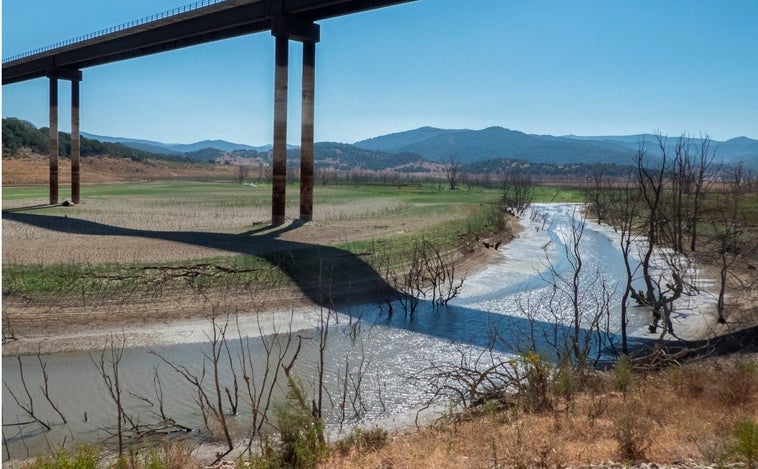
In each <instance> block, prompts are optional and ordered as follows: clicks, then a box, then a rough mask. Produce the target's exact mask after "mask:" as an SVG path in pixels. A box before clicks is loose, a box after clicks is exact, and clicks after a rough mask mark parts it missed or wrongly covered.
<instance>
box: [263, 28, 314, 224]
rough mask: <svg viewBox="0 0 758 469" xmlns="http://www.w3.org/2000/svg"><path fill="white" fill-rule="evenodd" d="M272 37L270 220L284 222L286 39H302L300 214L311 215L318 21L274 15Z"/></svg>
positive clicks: (287, 54)
mask: <svg viewBox="0 0 758 469" xmlns="http://www.w3.org/2000/svg"><path fill="white" fill-rule="evenodd" d="M271 34H272V35H273V36H274V37H275V38H276V52H275V55H276V69H275V71H274V148H273V150H272V153H273V160H274V161H273V168H272V169H273V185H272V186H273V187H272V194H271V224H272V225H281V224H282V223H284V218H285V208H286V197H285V194H286V189H287V80H288V66H289V41H290V39H293V40H296V41H301V42H302V43H303V98H302V99H303V103H302V122H301V128H302V130H301V133H302V136H301V143H300V149H301V156H300V161H301V164H300V218H301V219H302V220H304V221H310V220H311V219H312V218H313V103H314V90H315V62H316V59H315V57H316V43H317V42H318V41H319V38H320V28H319V25H317V24H315V23H313V22H311V21H304V20H302V19H299V18H293V17H288V16H278V17H276V18H274V19H273V21H272V24H271Z"/></svg>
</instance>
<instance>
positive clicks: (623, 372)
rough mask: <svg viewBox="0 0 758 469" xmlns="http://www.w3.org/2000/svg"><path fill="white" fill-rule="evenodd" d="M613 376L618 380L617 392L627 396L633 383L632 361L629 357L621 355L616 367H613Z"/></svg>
mask: <svg viewBox="0 0 758 469" xmlns="http://www.w3.org/2000/svg"><path fill="white" fill-rule="evenodd" d="M613 376H614V378H615V379H616V383H615V384H616V390H618V391H620V392H621V393H623V394H624V396H626V393H627V391H628V390H629V385H630V384H631V382H632V360H631V359H630V358H629V355H621V357H619V359H618V361H617V362H616V366H615V367H613Z"/></svg>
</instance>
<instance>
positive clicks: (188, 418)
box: [2, 205, 712, 460]
mask: <svg viewBox="0 0 758 469" xmlns="http://www.w3.org/2000/svg"><path fill="white" fill-rule="evenodd" d="M574 213H575V208H574V207H572V206H566V205H540V206H535V207H534V210H533V211H532V212H531V213H530V214H529V215H528V216H526V217H524V218H523V219H522V220H521V223H522V224H523V231H522V233H521V235H520V237H519V238H517V239H516V240H515V241H513V242H512V243H510V244H509V245H507V246H505V247H501V249H500V253H499V255H500V261H499V262H497V263H496V264H495V265H492V266H490V267H488V268H487V269H485V270H484V271H482V272H480V273H478V274H476V275H473V276H470V277H469V278H468V279H467V280H466V284H465V288H464V291H463V292H462V294H461V295H460V296H459V297H458V298H456V299H455V300H454V301H452V302H451V304H450V305H448V306H444V307H438V308H434V307H433V305H430V304H428V303H425V302H422V303H421V305H420V307H419V309H418V310H417V311H416V312H415V314H413V315H409V314H405V312H404V311H403V308H402V306H401V305H400V304H396V305H394V306H393V308H392V311H393V314H390V313H389V309H388V308H387V307H386V305H385V306H383V307H381V306H377V305H363V306H359V307H353V308H351V309H350V310H345V311H339V312H336V313H334V314H333V315H328V316H324V314H327V313H326V312H324V311H318V310H316V311H300V312H296V313H288V312H282V313H276V314H272V315H270V316H266V317H264V319H263V320H262V321H264V322H265V321H273V322H274V323H273V324H264V325H261V327H260V328H259V327H258V325H250V324H246V325H242V326H240V328H239V330H238V328H237V326H236V324H235V323H234V322H232V323H230V324H229V326H228V328H227V337H228V338H229V340H228V344H229V350H228V352H227V351H226V350H224V352H223V354H222V359H221V360H220V381H221V383H222V386H224V387H229V388H230V389H233V382H234V380H233V378H232V376H233V375H232V373H231V371H230V365H229V363H230V360H229V356H231V363H232V365H231V367H233V368H234V369H235V370H236V373H237V376H238V385H239V389H240V402H239V407H238V414H237V415H236V416H231V417H230V422H231V424H232V426H233V427H235V428H236V429H237V435H240V436H242V435H245V434H246V430H245V429H246V428H249V422H250V408H251V406H250V404H249V402H248V399H247V397H246V396H247V394H246V391H245V387H244V382H243V380H242V378H241V376H242V372H241V371H240V370H241V369H240V366H241V365H240V357H242V356H244V357H245V359H246V361H247V362H248V363H249V362H252V363H253V368H254V370H253V373H254V376H255V379H256V380H258V381H257V382H258V383H260V380H261V379H262V377H263V373H264V371H265V365H264V364H265V357H266V356H267V352H266V349H265V348H264V344H268V345H269V346H271V347H273V353H269V354H268V355H272V354H274V355H275V354H277V353H278V351H279V350H280V349H281V347H283V345H282V344H283V343H284V341H285V340H286V338H287V337H290V338H291V339H292V340H293V345H292V347H291V348H290V352H289V354H288V355H287V358H289V357H291V354H292V351H293V350H294V347H295V346H294V342H296V341H298V340H300V341H301V343H302V348H301V350H300V352H299V356H298V359H297V361H296V365H295V367H294V373H295V374H296V376H297V377H298V379H299V380H300V381H301V382H302V384H303V385H304V387H305V388H306V389H309V390H310V389H313V387H314V384H315V382H316V376H317V363H318V357H319V336H320V329H318V328H317V326H318V325H319V324H320V323H321V321H323V320H324V319H325V318H327V317H328V320H329V324H330V328H329V329H328V330H329V333H328V336H327V339H326V348H325V353H324V355H325V374H324V376H325V384H326V389H327V395H326V396H325V397H324V408H325V409H326V421H327V424H328V429H329V430H330V432H331V433H333V434H334V433H336V432H338V431H339V430H340V428H348V427H349V426H350V425H353V424H356V423H362V424H372V423H375V422H382V424H383V425H387V426H390V427H393V426H404V425H406V424H407V423H408V422H409V421H412V420H413V418H414V416H415V412H414V409H418V408H419V407H421V406H422V405H423V403H424V402H425V400H426V398H427V397H428V395H427V394H426V392H427V391H428V389H427V386H426V385H425V384H424V383H423V382H418V381H417V380H414V379H412V378H413V376H414V375H415V374H416V373H418V372H419V371H420V370H422V369H424V368H425V367H427V366H429V365H430V364H435V365H440V364H445V363H453V364H454V363H460V362H461V360H462V359H463V360H471V359H472V357H475V356H478V353H479V352H480V351H482V350H485V349H487V348H488V347H492V355H490V354H487V355H485V356H484V357H483V358H482V360H481V362H480V365H481V366H486V364H487V362H488V361H489V362H491V360H494V359H498V358H501V357H503V356H507V355H509V354H512V353H514V351H515V349H516V348H519V347H526V346H529V345H530V343H531V338H532V337H534V336H535V334H534V333H533V331H534V326H535V325H537V326H547V327H549V328H550V329H551V330H556V328H555V327H552V325H554V324H556V323H560V322H564V323H565V322H566V321H567V320H568V318H563V317H561V316H562V315H563V313H561V312H560V311H564V310H566V305H565V299H562V298H561V296H560V295H556V294H555V291H556V289H555V288H554V287H553V284H554V283H555V282H554V281H553V279H554V278H555V276H556V275H558V276H561V278H568V277H570V274H571V272H573V266H572V262H573V258H572V256H571V255H569V254H568V251H567V249H566V248H567V246H568V247H570V246H571V242H570V240H571V220H572V218H573V216H574ZM617 246H618V240H617V235H616V234H615V233H613V231H612V230H609V229H606V228H604V227H600V226H597V225H595V224H592V223H589V224H588V225H587V226H586V228H585V230H584V233H583V237H582V244H581V248H580V252H581V258H582V261H583V272H585V275H583V276H582V277H581V288H580V290H581V291H582V295H581V301H582V304H583V308H584V309H589V310H591V309H593V308H597V306H596V305H597V301H598V298H599V293H601V292H603V291H606V292H607V293H608V300H607V302H608V305H609V308H610V311H611V312H612V314H611V321H610V322H609V323H608V328H609V329H610V330H611V331H612V332H614V333H615V332H618V329H619V326H618V322H617V321H616V320H615V319H614V318H616V317H617V316H618V314H615V313H616V311H617V310H618V307H619V302H620V297H621V293H622V292H621V291H619V290H620V288H619V285H622V284H623V283H622V282H623V281H624V278H625V271H624V267H623V264H622V262H621V254H620V252H619V250H618V248H617ZM696 280H697V282H698V283H699V284H700V285H701V286H702V285H705V284H706V283H707V280H704V279H696ZM703 291H704V292H705V291H706V289H703ZM710 302H712V296H710V295H708V294H707V293H705V294H703V295H700V298H693V297H688V298H687V302H686V303H683V304H681V305H678V306H677V313H676V316H675V326H676V327H680V328H682V329H683V330H687V328H692V327H693V324H695V323H696V322H697V321H700V320H702V318H703V316H704V315H703V314H702V312H703V311H705V310H706V309H707V308H709V307H710ZM647 316H648V313H646V312H644V311H638V312H637V313H636V314H634V315H633V317H632V318H631V323H630V330H631V331H632V333H633V334H636V335H637V336H640V337H645V336H646V335H647V334H646V327H645V326H646V324H647V323H648V322H649V317H647ZM293 324H296V325H297V326H292V325H293ZM205 329H206V330H205V335H206V336H208V337H209V336H211V335H212V328H211V324H210V323H208V324H206V325H205ZM293 329H296V330H293ZM273 330H276V331H279V333H280V334H279V335H272V331H273ZM290 331H291V334H290ZM540 336H541V337H543V335H540ZM240 337H242V339H240ZM298 337H299V339H298ZM493 339H496V340H494V341H493ZM606 351H607V350H606ZM211 353H212V349H211V346H210V345H209V343H208V341H207V340H205V341H200V342H198V343H186V344H173V345H162V346H154V347H149V348H148V347H127V348H126V349H125V351H124V355H123V358H122V359H121V361H120V363H119V368H118V372H119V377H120V384H121V390H122V396H123V401H124V408H125V411H126V413H127V414H129V415H130V416H131V418H132V420H133V421H134V422H135V423H139V424H150V423H155V422H158V421H160V420H162V417H161V416H160V412H159V405H158V404H159V402H160V399H159V397H158V396H159V394H160V392H161V391H162V395H163V407H164V414H165V415H166V416H167V417H170V418H172V419H174V420H175V421H176V422H177V423H179V424H181V425H182V426H185V427H189V428H193V429H199V428H202V426H203V420H202V417H201V413H200V410H199V405H198V403H197V392H196V391H195V389H194V388H193V386H192V385H190V384H188V382H187V380H186V379H185V378H184V377H182V375H181V374H179V373H177V372H176V371H175V370H174V369H172V367H171V366H169V365H168V364H167V362H169V363H172V364H174V365H177V366H181V367H186V369H187V370H188V372H189V373H190V374H191V375H193V376H197V377H200V376H202V374H203V373H202V370H203V366H204V365H205V368H206V377H205V380H204V383H205V387H206V389H207V390H208V392H209V395H210V396H214V394H213V389H212V370H211V366H210V363H209V361H208V357H209V356H210V355H211ZM100 357H101V351H93V352H90V353H83V352H78V353H59V354H52V355H43V356H42V357H40V358H41V359H42V361H43V362H44V363H45V366H46V370H47V373H48V375H49V379H48V389H49V394H50V396H51V398H52V400H53V402H54V403H55V404H56V405H57V406H58V407H59V408H60V410H61V412H62V413H63V415H64V416H65V417H66V418H67V420H68V423H67V424H62V423H60V420H61V419H60V417H59V416H58V414H57V413H55V412H54V411H53V410H52V409H51V407H50V405H49V404H48V403H47V402H46V400H45V398H44V396H43V395H42V392H41V386H42V384H43V383H44V380H43V377H42V373H41V367H40V363H39V360H38V357H37V356H34V355H32V356H22V357H20V358H21V362H22V365H23V377H24V381H25V382H26V384H27V389H28V390H29V392H30V394H31V396H32V401H33V404H34V412H35V414H36V415H38V416H39V417H40V418H42V419H43V420H45V421H46V422H49V423H50V424H51V426H52V430H51V431H49V432H44V431H42V430H41V427H40V426H39V425H38V424H35V423H31V424H25V425H20V426H19V425H15V424H18V423H24V422H28V421H29V420H30V418H29V416H28V415H26V414H25V413H24V411H23V410H22V409H20V408H19V405H18V404H17V403H16V402H15V400H14V399H13V397H12V396H11V392H10V391H13V393H15V395H16V397H17V398H18V400H19V401H20V403H21V404H22V405H27V404H28V402H29V398H28V397H27V395H26V393H25V391H24V387H23V385H22V382H21V373H20V368H19V363H18V357H11V356H4V357H3V369H2V374H3V382H4V389H3V397H2V402H3V409H2V412H3V416H2V418H3V435H4V438H5V440H4V443H3V445H4V452H3V459H4V460H5V459H7V458H8V455H9V454H10V457H11V458H21V457H25V456H26V455H27V454H32V455H33V454H36V453H39V452H44V451H48V450H49V449H50V448H57V447H59V446H60V445H61V444H63V443H64V442H65V444H66V445H67V446H70V445H71V444H72V441H82V440H83V441H102V440H104V439H106V438H108V436H109V435H112V434H113V431H114V428H115V426H116V413H115V404H114V402H113V400H112V398H111V397H110V394H109V392H108V390H107V388H106V387H105V384H104V380H103V377H102V376H101V375H100V374H99V371H98V368H97V366H96V363H97V362H98V361H99V360H100ZM105 358H106V365H107V364H108V363H109V361H108V360H109V358H110V356H109V354H108V353H106V355H105ZM156 373H157V375H158V376H159V379H160V391H157V390H156V389H157V385H156V380H155V375H156ZM110 374H112V372H110ZM359 380H360V382H359ZM280 382H281V383H282V384H283V383H284V380H280ZM6 386H7V387H6ZM282 393H283V391H282V389H281V388H279V389H278V390H277V392H276V393H275V394H276V395H277V396H279V397H281V396H282V395H283V394H282ZM223 406H224V408H225V410H226V411H229V409H230V403H229V401H228V400H227V398H226V397H224V401H223ZM190 436H196V437H199V432H195V433H192V434H191V435H190ZM110 441H111V443H112V442H113V439H112V438H111V440H110Z"/></svg>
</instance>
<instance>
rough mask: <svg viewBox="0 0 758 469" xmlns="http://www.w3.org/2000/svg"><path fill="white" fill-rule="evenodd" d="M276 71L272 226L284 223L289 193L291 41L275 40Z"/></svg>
mask: <svg viewBox="0 0 758 469" xmlns="http://www.w3.org/2000/svg"><path fill="white" fill-rule="evenodd" d="M275 54H276V69H275V71H274V149H273V156H274V167H273V188H272V194H271V224H272V225H281V224H283V223H284V214H285V206H286V190H287V81H288V76H287V72H288V70H287V69H288V64H289V38H288V37H287V36H285V35H280V36H276V53H275Z"/></svg>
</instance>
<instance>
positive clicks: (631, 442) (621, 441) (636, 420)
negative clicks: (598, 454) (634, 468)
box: [613, 399, 653, 461]
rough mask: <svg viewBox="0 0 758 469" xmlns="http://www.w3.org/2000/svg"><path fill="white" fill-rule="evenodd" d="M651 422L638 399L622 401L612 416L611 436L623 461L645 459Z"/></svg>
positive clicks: (649, 442)
mask: <svg viewBox="0 0 758 469" xmlns="http://www.w3.org/2000/svg"><path fill="white" fill-rule="evenodd" d="M652 431H653V422H652V420H651V419H650V418H649V415H647V414H646V412H645V411H644V406H643V405H642V403H641V402H640V401H639V399H630V400H626V401H624V403H623V405H622V406H621V408H620V410H619V411H618V412H616V414H615V415H614V417H613V438H614V439H615V440H616V443H617V444H618V457H619V458H621V460H623V461H640V460H644V459H645V455H646V453H647V450H648V449H649V448H650V444H651V440H652Z"/></svg>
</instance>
